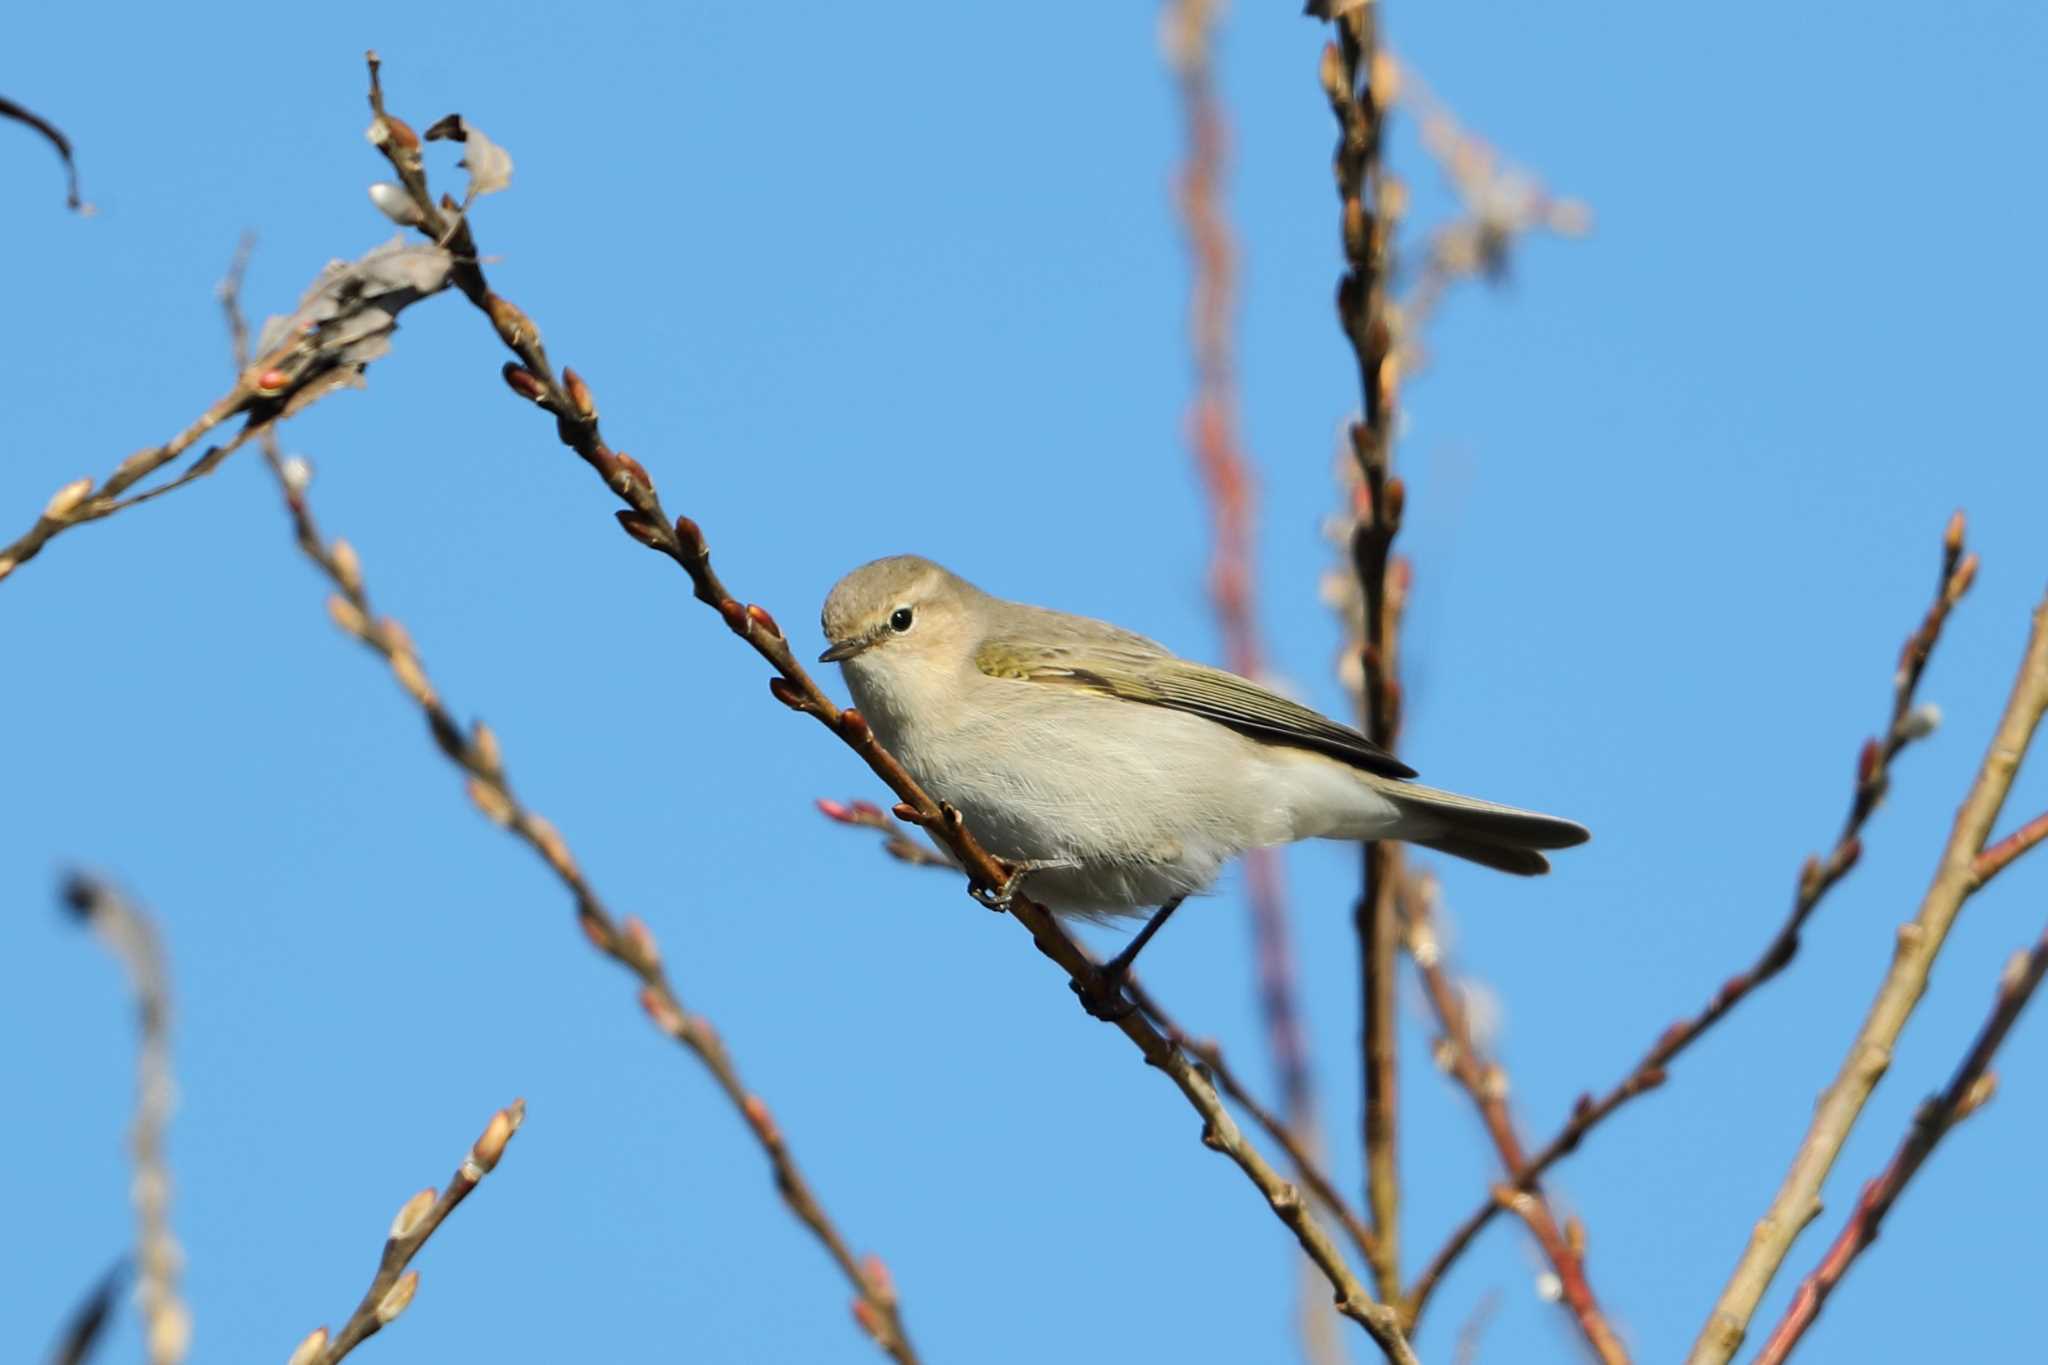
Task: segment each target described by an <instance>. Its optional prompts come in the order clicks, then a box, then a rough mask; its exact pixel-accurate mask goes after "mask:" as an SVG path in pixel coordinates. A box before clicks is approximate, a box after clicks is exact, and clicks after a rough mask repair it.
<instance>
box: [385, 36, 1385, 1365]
mask: <svg viewBox="0 0 2048 1365" xmlns="http://www.w3.org/2000/svg"><path fill="white" fill-rule="evenodd" d="M370 73H371V84H370V104H371V109H372V112H373V115H374V118H373V120H372V123H371V129H370V140H371V142H372V143H373V145H375V146H377V147H378V148H379V149H380V150H381V151H382V152H383V153H384V155H385V157H386V159H387V160H389V161H390V163H391V165H392V167H393V169H394V170H396V171H397V173H398V175H399V178H400V180H401V181H402V182H403V183H404V185H405V187H406V189H407V192H408V193H409V194H410V195H411V197H412V202H413V207H414V210H415V211H416V213H417V215H418V218H419V228H420V231H422V232H423V233H427V234H430V235H432V236H434V237H435V238H436V239H437V240H442V239H444V238H445V240H446V241H447V242H448V244H449V247H450V249H451V250H452V251H453V252H454V253H455V256H456V260H457V265H456V269H455V271H454V274H453V280H454V283H455V285H456V287H457V288H459V289H461V290H462V291H463V293H464V294H465V295H466V296H467V297H469V298H470V300H471V301H472V302H473V303H475V304H476V305H477V307H478V308H479V309H480V310H482V311H483V312H484V313H485V314H486V315H488V316H489V317H490V319H491V322H492V325H493V327H494V328H495V329H496V330H497V333H498V336H499V339H500V340H501V341H503V342H504V343H505V345H506V346H507V347H509V348H510V349H511V350H512V351H513V353H514V354H515V355H516V356H517V357H518V360H517V361H516V362H513V363H510V364H507V365H506V366H505V370H504V374H505V381H506V383H507V385H508V386H510V388H511V389H512V391H513V392H514V393H515V394H517V395H519V396H520V397H522V398H525V399H527V400H529V401H530V402H532V403H534V404H535V405H536V406H538V407H540V408H541V409H542V410H544V411H546V412H547V413H549V414H550V415H551V416H553V417H554V419H555V430H556V434H557V435H558V436H559V438H560V439H561V441H562V443H563V444H564V445H566V446H567V447H569V449H571V450H572V451H574V452H575V453H576V454H577V456H578V457H580V458H581V459H582V460H583V461H584V463H585V464H587V465H589V466H590V467H591V469H592V470H593V471H595V472H596V473H597V474H598V475H599V477H600V478H602V479H603V480H604V482H605V485H606V486H607V487H608V488H610V489H611V490H612V492H613V493H614V494H616V495H617V496H618V498H619V499H620V500H621V501H622V502H624V503H626V505H627V506H626V508H625V509H624V510H622V511H620V512H619V513H617V516H618V519H619V523H620V525H621V526H622V527H623V528H624V530H625V531H626V533H627V534H628V535H629V536H631V537H632V538H633V539H634V540H636V541H638V542H639V543H641V544H642V545H645V546H646V547H648V548H649V549H652V550H655V551H657V552H658V553H660V554H662V555H664V556H666V557H667V558H669V559H671V560H673V561H674V562H675V563H676V565H677V566H678V567H679V568H681V569H682V570H683V571H684V572H685V573H686V574H687V575H688V576H689V579H690V583H691V588H692V591H693V594H694V595H695V596H696V598H697V599H698V600H699V601H701V602H703V603H705V604H706V605H707V606H709V607H711V608H713V609H714V610H716V611H717V612H718V614H719V616H720V617H721V618H722V619H723V620H724V621H725V623H726V625H727V627H728V628H729V629H730V630H731V631H732V632H733V633H734V634H735V635H737V636H739V637H740V639H741V640H743V641H745V642H746V643H747V644H748V645H749V646H751V647H752V648H753V650H754V651H755V653H757V654H758V655H760V656H761V658H762V659H763V660H764V661H765V662H767V663H768V665H769V666H770V667H771V668H772V669H773V670H774V672H775V675H776V676H775V677H773V678H771V679H770V680H769V689H770V691H771V692H772V693H773V695H774V696H775V698H776V700H778V701H780V702H781V703H782V704H783V705H785V706H787V707H789V708H790V709H791V710H794V711H797V712H800V713H802V714H804V715H808V716H810V717H811V718H813V719H814V720H816V721H817V722H818V723H819V724H821V725H823V726H824V727H825V728H826V729H827V730H829V731H831V732H832V733H833V734H834V735H836V736H837V737H838V738H839V739H840V740H841V741H842V742H843V743H844V744H846V746H847V747H848V748H850V749H852V750H853V752H854V753H855V754H856V755H857V756H859V757H860V759H861V760H862V761H863V762H865V763H866V764H867V765H868V767H869V769H870V770H871V771H873V772H874V773H875V775H876V776H878V777H880V778H881V779H882V780H883V781H884V782H885V783H887V784H888V786H889V789H890V790H891V791H893V792H894V793H895V794H896V795H897V797H898V798H900V804H899V805H898V807H897V814H898V815H899V817H901V818H903V819H906V820H909V821H910V822H911V823H914V824H917V825H919V826H920V827H922V828H924V829H925V830H927V831H928V832H930V833H931V834H933V835H934V836H935V837H936V838H938V839H939V840H940V842H942V843H943V844H944V845H945V846H946V848H947V849H948V850H949V851H950V852H951V853H952V854H953V855H954V857H955V858H957V859H958V860H959V861H960V864H961V866H962V867H963V868H964V869H965V871H966V873H967V875H968V877H969V879H970V882H971V884H974V885H978V886H980V887H982V888H994V887H999V886H1001V885H1003V883H1004V882H1005V881H1006V880H1007V879H1008V875H1009V874H1008V870H1007V869H1006V868H1005V866H1004V865H1003V864H1002V863H1001V862H999V861H998V860H997V859H996V858H994V857H993V856H992V855H990V854H989V852H988V851H987V850H986V849H985V848H983V847H982V846H981V844H980V842H979V841H978V840H976V839H975V838H974V836H973V835H972V834H971V833H969V831H968V830H967V827H966V823H965V821H964V820H963V819H962V818H961V816H960V813H959V812H958V811H956V810H954V809H953V808H952V807H950V806H942V805H941V804H940V803H939V802H938V801H936V800H935V799H933V797H932V796H931V795H930V794H929V793H928V792H926V791H925V790H924V789H923V788H922V787H921V786H919V785H918V783H917V782H916V780H915V779H913V778H912V777H911V775H910V773H909V772H908V771H907V770H906V769H905V768H904V767H903V765H902V764H901V763H899V762H898V761H897V760H896V758H895V757H894V756H893V755H891V754H890V753H889V752H888V751H887V750H886V749H884V748H883V747H882V746H881V744H880V743H879V742H878V741H877V740H876V739H875V736H874V732H873V731H872V730H871V729H870V728H869V727H868V724H867V722H866V720H865V719H863V718H862V716H861V715H860V713H859V712H858V711H855V710H851V709H841V708H840V707H839V706H838V705H837V704H836V703H835V702H833V700H832V699H831V698H830V697H829V696H827V695H826V693H825V692H824V690H823V689H822V688H820V687H819V686H818V684H817V682H816V681H815V680H814V679H813V678H812V677H811V676H810V674H809V673H808V672H807V671H806V670H805V669H804V667H803V665H802V664H800V663H799V662H798V661H797V658H796V655H795V654H794V652H792V650H791V649H790V645H789V640H788V638H787V637H786V636H785V635H784V634H783V633H782V629H781V627H780V626H778V625H777V624H776V622H775V618H774V617H773V616H771V615H770V614H769V613H768V612H767V611H766V610H765V609H764V608H762V607H759V606H756V605H751V604H748V605H742V603H741V602H740V600H739V599H738V598H737V597H736V596H735V595H734V594H733V593H732V592H731V591H729V590H728V589H727V587H726V585H725V583H724V581H723V580H722V579H721V578H720V577H719V576H718V573H717V571H716V570H714V569H713V568H712V567H711V554H710V549H709V546H708V544H707V543H706V541H705V539H704V535H703V533H702V532H701V531H700V530H699V529H698V527H697V524H696V523H695V522H693V521H691V520H690V519H689V518H687V517H681V518H676V519H674V520H671V519H670V517H669V515H668V513H667V512H666V511H664V510H663V508H662V505H661V500H660V498H659V496H658V495H657V494H656V492H655V488H654V484H653V481H652V480H651V479H650V478H649V477H648V474H647V471H646V470H645V469H644V468H642V467H641V465H640V464H639V462H638V461H636V460H634V459H633V458H632V457H631V456H629V455H624V454H621V453H618V452H615V451H614V450H612V449H611V447H610V446H608V445H607V444H606V443H605V441H604V439H603V436H602V433H601V432H600V429H599V425H598V415H597V405H596V402H595V400H594V399H593V397H592V395H591V391H590V388H589V386H588V385H587V384H585V383H584V381H583V380H582V378H581V377H579V376H578V375H577V374H576V373H575V372H574V371H573V370H568V369H564V370H563V371H562V373H561V374H560V375H559V376H557V375H556V373H555V371H554V368H553V367H552V366H551V365H550V364H549V362H548V359H547V355H546V352H545V351H544V350H543V349H542V348H541V344H540V334H539V331H538V329H537V328H536V327H535V326H534V325H533V323H532V321H531V320H530V319H529V318H528V317H527V316H526V314H525V313H523V312H521V311H520V310H519V309H518V308H517V307H516V306H514V305H513V304H512V303H510V302H509V301H508V300H505V299H503V298H502V297H500V296H498V295H496V294H494V293H492V292H491V290H490V288H489V285H488V283H487V282H486V280H485V278H484V274H483V270H482V267H481V265H479V264H478V263H477V260H476V247H475V243H474V241H473V239H472V236H471V231H470V224H469V221H468V219H467V218H452V217H451V215H452V213H453V210H454V207H455V206H454V203H453V201H452V200H445V199H444V200H443V201H442V202H441V204H440V205H436V204H435V202H434V200H433V199H432V197H431V195H430V193H429V191H428V189H427V184H426V177H425V172H424V170H423V167H422V162H421V159H420V148H419V140H418V137H417V135H416V134H414V133H413V132H412V130H411V129H410V128H408V127H407V126H406V125H405V124H404V123H402V122H401V121H399V120H398V119H395V118H393V117H391V116H390V115H389V114H387V113H386V112H385V110H384V97H383V91H382V89H381V88H380V86H379V84H378V80H377V59H376V56H375V54H374V53H373V54H371V55H370ZM1009 909H1010V913H1011V916H1012V918H1014V919H1015V920H1016V921H1017V922H1018V923H1019V924H1020V925H1022V926H1023V927H1024V928H1025V929H1026V930H1027V931H1028V932H1029V933H1030V934H1031V936H1032V941H1033V943H1034V944H1035V945H1036V946H1037V947H1038V949H1039V951H1040V952H1042V953H1044V954H1045V955H1046V956H1047V957H1050V958H1051V959H1052V960H1053V961H1054V962H1056V963H1057V964H1058V965H1059V966H1060V967H1061V969H1062V970H1064V971H1065V972H1066V973H1067V976H1068V978H1069V981H1070V982H1071V983H1072V984H1073V985H1074V987H1075V988H1076V989H1077V990H1090V989H1093V988H1094V985H1095V982H1096V978H1097V968H1096V964H1095V963H1094V962H1093V961H1092V960H1090V958H1089V957H1088V955H1087V954H1086V953H1085V952H1083V951H1082V950H1081V948H1080V946H1079V945H1078V944H1076V943H1075V942H1074V941H1073V939H1072V938H1070V937H1069V936H1068V935H1067V934H1066V932H1065V931H1064V930H1063V929H1062V928H1060V926H1059V925H1058V923H1057V922H1055V921H1054V919H1053V917H1052V916H1051V914H1050V913H1048V912H1047V911H1046V910H1045V908H1044V907H1042V906H1040V905H1038V904H1036V903H1035V902H1033V901H1031V900H1030V899H1029V898H1027V897H1025V896H1022V895H1019V896H1016V897H1015V898H1014V899H1013V900H1012V901H1011V903H1010V907H1009ZM1116 1028H1117V1029H1118V1031H1119V1032H1121V1033H1122V1034H1123V1035H1124V1036H1125V1037H1126V1038H1127V1039H1129V1040H1130V1042H1131V1043H1132V1045H1133V1046H1135V1047H1137V1048H1138V1049H1139V1051H1140V1052H1141V1053H1142V1054H1143V1055H1144V1057H1145V1059H1146V1061H1148V1062H1150V1063H1151V1064H1152V1065H1154V1066H1157V1067H1158V1068H1159V1069H1160V1070H1162V1071H1164V1072H1165V1073H1166V1075H1167V1076H1168V1078H1169V1079H1170V1080H1172V1081H1173V1083H1174V1084H1175V1086H1176V1087H1178V1088H1179V1090H1180V1091H1181V1093H1182V1094H1183V1095H1184V1096H1185V1097H1186V1098H1187V1100H1188V1102H1189V1104H1190V1105H1191V1106H1192V1107H1193V1108H1194V1109H1195V1111H1196V1112H1197V1113H1198V1114H1200V1115H1201V1117H1202V1119H1203V1140H1204V1142H1205V1143H1207V1144H1208V1145H1209V1146H1210V1147H1212V1148H1214V1149H1215V1150H1217V1151H1220V1152H1222V1153H1224V1154H1225V1155H1226V1156H1228V1157H1229V1158H1230V1159H1231V1160H1232V1161H1233V1162H1234V1163H1235V1164H1236V1165H1237V1166H1238V1168H1239V1169H1240V1170H1241V1171H1243V1172H1244V1174H1245V1176H1246V1178H1248V1179H1249V1180H1250V1181H1251V1182H1252V1184H1253V1186H1254V1187H1255V1188H1256V1189H1257V1190H1258V1191H1259V1193H1260V1194H1261V1196H1262V1197H1264V1199H1265V1200H1266V1202H1267V1204H1268V1206H1269V1207H1271V1208H1272V1210H1273V1212H1274V1214H1275V1215H1276V1216H1277V1217H1278V1218H1279V1219H1280V1220H1281V1222H1282V1223H1283V1224H1285V1225H1286V1226H1287V1228H1288V1229H1289V1231H1291V1232H1292V1233H1293V1234H1294V1236H1295V1239H1296V1240H1297V1241H1298V1242H1300V1243H1301V1246H1302V1249H1303V1250H1304V1251H1306V1252H1307V1253H1308V1254H1309V1257H1310V1259H1311V1260H1313V1261H1314V1262H1315V1263H1316V1266H1317V1268H1318V1269H1320V1270H1321V1271H1322V1272H1323V1275H1324V1277H1325V1278H1326V1279H1328V1280H1329V1281H1330V1285H1331V1288H1332V1290H1333V1293H1334V1297H1335V1301H1336V1303H1337V1307H1338V1311H1340V1312H1342V1313H1343V1314H1344V1315H1345V1316H1347V1317H1350V1318H1352V1319H1353V1320H1355V1321H1356V1322H1358V1323H1359V1325H1360V1326H1362V1327H1363V1328H1365V1330H1366V1331H1367V1333H1368V1334H1370V1335H1371V1336H1372V1337H1373V1339H1374V1340H1375V1341H1377V1342H1378V1343H1379V1344H1380V1345H1381V1347H1382V1349H1383V1350H1385V1351H1386V1352H1387V1353H1388V1354H1389V1355H1391V1356H1392V1357H1393V1358H1394V1359H1396V1360H1401V1361H1409V1360H1412V1359H1413V1358H1414V1356H1413V1353H1412V1352H1411V1351H1410V1350H1409V1349H1408V1345H1407V1342H1406V1339H1405V1338H1404V1337H1403V1336H1402V1334H1401V1331H1400V1328H1399V1325H1398V1323H1397V1322H1396V1320H1395V1314H1394V1311H1393V1310H1392V1309H1391V1308H1389V1307H1388V1306H1386V1305H1385V1304H1382V1303H1379V1302H1376V1301H1375V1300H1374V1299H1373V1298H1372V1297H1371V1296H1370V1295H1369V1294H1367V1293H1366V1291H1365V1288H1364V1286H1363V1285H1361V1284H1359V1283H1358V1281H1357V1279H1356V1277H1355V1276H1353V1275H1352V1274H1351V1271H1350V1269H1349V1267H1347V1266H1346V1265H1345V1264H1344V1258H1343V1256H1342V1255H1341V1254H1340V1253H1339V1252H1338V1250H1337V1248H1336V1244H1335V1243H1334V1242H1333V1241H1332V1240H1331V1239H1330V1236H1329V1233H1328V1232H1326V1231H1325V1230H1324V1229H1323V1227H1322V1225H1321V1224H1320V1223H1319V1222H1317V1221H1316V1219H1315V1216H1314V1215H1313V1213H1311V1212H1310V1211H1309V1210H1308V1208H1307V1207H1306V1206H1305V1204H1304V1203H1303V1201H1302V1198H1301V1195H1300V1192H1299V1191H1297V1190H1296V1189H1295V1188H1294V1187H1293V1186H1292V1185H1291V1184H1289V1183H1288V1182H1286V1181H1285V1180H1283V1179H1282V1178H1281V1177H1280V1175H1279V1173H1278V1172H1276V1171H1275V1170H1274V1169H1273V1167H1272V1165H1271V1163H1270V1162H1268V1161H1267V1160H1266V1158H1265V1156H1264V1155H1263V1154H1262V1153H1261V1152H1260V1151H1259V1150H1258V1148H1257V1147H1256V1146H1254V1145H1253V1144H1252V1143H1251V1142H1250V1140H1249V1139H1247V1138H1246V1137H1245V1136H1244V1134H1243V1133H1242V1132H1241V1131H1240V1130H1239V1129H1238V1127H1237V1124H1236V1123H1235V1121H1233V1120H1232V1119H1231V1117H1230V1114H1229V1112H1228V1110H1226V1109H1225V1108H1224V1105H1223V1102H1222V1099H1221V1098H1220V1097H1219V1096H1218V1095H1217V1093H1216V1090H1215V1087H1214V1086H1213V1085H1211V1084H1210V1082H1209V1081H1208V1079H1207V1078H1206V1077H1205V1076H1203V1075H1202V1074H1201V1072H1200V1070H1199V1069H1198V1068H1197V1067H1195V1065H1194V1064H1193V1063H1192V1062H1191V1061H1189V1059H1188V1058H1187V1056H1186V1054H1185V1053H1183V1052H1182V1051H1181V1050H1180V1049H1179V1048H1177V1047H1175V1046H1173V1045H1172V1044H1171V1043H1170V1042H1169V1041H1168V1040H1167V1039H1166V1038H1165V1037H1164V1036H1162V1035H1161V1034H1160V1033H1159V1032H1158V1030H1157V1029H1155V1028H1153V1027H1152V1025H1151V1023H1150V1022H1149V1021H1148V1020H1146V1019H1145V1018H1144V1017H1143V1015H1142V1014H1141V1013H1139V1012H1136V1011H1133V1012H1132V1013H1131V1014H1130V1015H1128V1016H1126V1017H1125V1018H1123V1019H1121V1020H1119V1021H1118V1022H1117V1024H1116Z"/></svg>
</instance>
